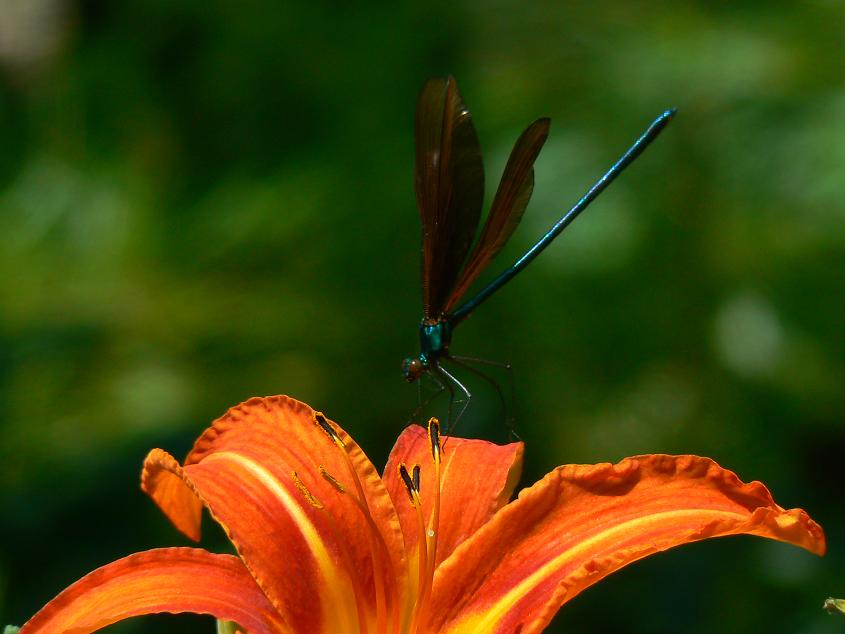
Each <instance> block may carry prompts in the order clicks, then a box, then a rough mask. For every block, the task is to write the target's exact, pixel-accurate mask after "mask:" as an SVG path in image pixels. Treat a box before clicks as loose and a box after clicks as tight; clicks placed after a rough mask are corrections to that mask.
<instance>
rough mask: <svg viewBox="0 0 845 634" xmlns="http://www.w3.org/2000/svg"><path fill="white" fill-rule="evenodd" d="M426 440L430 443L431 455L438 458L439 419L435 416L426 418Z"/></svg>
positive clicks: (435, 459) (437, 459)
mask: <svg viewBox="0 0 845 634" xmlns="http://www.w3.org/2000/svg"><path fill="white" fill-rule="evenodd" d="M428 441H429V443H430V444H431V457H432V458H433V459H434V461H435V462H438V461H439V460H440V421H439V420H437V419H436V418H435V417H433V416H432V417H431V418H429V419H428Z"/></svg>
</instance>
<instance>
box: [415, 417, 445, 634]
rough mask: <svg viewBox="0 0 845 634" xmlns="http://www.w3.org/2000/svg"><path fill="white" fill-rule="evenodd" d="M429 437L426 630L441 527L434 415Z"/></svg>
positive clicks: (423, 608)
mask: <svg viewBox="0 0 845 634" xmlns="http://www.w3.org/2000/svg"><path fill="white" fill-rule="evenodd" d="M428 439H429V443H430V444H431V458H432V462H434V489H433V493H432V511H431V518H430V520H429V525H428V530H426V532H425V541H426V545H427V547H428V553H427V558H426V564H427V565H426V574H425V580H426V587H425V588H423V589H422V591H421V594H420V603H421V605H420V611H419V627H420V628H422V629H423V630H424V628H425V626H426V624H427V622H428V608H429V601H430V599H431V584H432V582H433V580H434V570H435V568H436V566H437V532H438V530H439V527H440V458H441V448H442V446H441V441H440V421H438V420H437V419H436V418H434V417H432V418H430V419H429V421H428Z"/></svg>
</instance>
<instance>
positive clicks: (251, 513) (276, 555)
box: [144, 396, 406, 634]
mask: <svg viewBox="0 0 845 634" xmlns="http://www.w3.org/2000/svg"><path fill="white" fill-rule="evenodd" d="M330 424H331V423H330ZM332 425H333V429H334V430H335V432H336V433H337V434H338V436H339V437H340V438H341V440H342V441H343V443H344V444H345V446H346V450H345V454H346V455H348V456H349V459H350V460H351V464H352V472H354V474H355V477H352V475H351V473H350V468H349V463H347V461H346V458H345V455H344V450H343V449H340V448H339V447H338V446H337V445H336V444H335V443H334V442H333V441H332V440H331V439H330V438H329V437H328V435H327V434H326V433H325V432H324V431H323V430H322V429H321V428H320V427H319V426H318V425H316V424H315V422H314V411H313V410H312V409H311V408H310V407H308V406H307V405H305V404H304V403H301V402H299V401H296V400H294V399H290V398H287V397H281V396H279V397H268V398H264V399H262V398H254V399H250V400H249V401H247V402H245V403H243V404H241V405H239V406H237V407H234V408H232V409H230V410H229V411H228V412H227V413H226V414H225V415H224V416H222V417H221V418H219V419H218V420H217V421H215V422H214V424H213V425H212V427H210V428H209V429H208V430H207V431H206V432H205V433H204V434H203V435H202V436H201V437H200V438H199V440H198V441H197V442H196V444H195V445H194V448H193V450H192V451H191V453H190V454H189V455H188V457H187V459H186V460H185V464H184V466H183V467H181V468H179V467H178V464H175V461H174V460H172V459H169V458H165V457H163V454H164V452H153V453H151V454H150V456H149V458H148V462H147V465H146V466H145V478H144V488H145V490H146V491H148V492H149V493H150V495H151V496H152V497H153V499H154V500H155V501H156V503H157V504H158V505H159V506H160V507H162V509H164V510H165V512H166V513H167V514H168V517H170V519H171V520H172V521H173V522H174V524H176V525H177V527H180V528H182V527H185V530H186V532H187V533H188V534H189V535H190V534H191V533H192V532H193V530H194V524H193V519H192V517H193V516H192V512H193V511H192V509H191V508H190V504H188V505H187V506H188V510H187V511H185V510H183V509H181V508H180V505H181V504H183V503H184V501H185V500H186V499H189V498H190V497H191V496H196V497H197V498H198V499H199V500H201V501H202V503H203V504H204V505H205V506H207V507H208V508H209V511H210V512H211V515H212V517H214V519H215V520H217V521H218V522H219V523H220V524H221V525H222V526H223V528H224V530H225V531H226V533H227V534H228V536H229V538H230V539H231V541H232V543H233V544H234V545H235V547H236V548H237V550H238V553H239V554H240V555H241V558H242V559H243V561H244V563H245V564H246V566H247V567H248V568H249V570H250V571H251V572H252V574H253V577H254V578H255V579H256V581H257V582H258V584H259V586H260V587H261V588H262V589H263V590H264V592H265V594H267V596H268V597H269V598H270V600H271V601H272V603H273V605H274V606H276V609H277V610H278V611H279V613H280V614H282V615H283V617H284V619H285V621H286V622H287V623H288V624H289V625H290V627H291V628H292V629H293V630H294V631H302V632H314V633H315V634H316V633H319V632H343V631H347V630H349V631H357V625H356V624H357V623H358V622H359V619H360V618H362V614H361V613H360V612H359V610H361V609H363V610H364V614H363V618H366V619H368V620H369V619H370V618H372V614H374V613H375V605H376V602H377V598H376V595H377V589H376V581H375V579H376V577H378V579H379V582H385V583H387V584H389V587H388V588H387V589H386V590H385V591H386V592H390V591H392V592H394V593H398V592H400V591H402V592H404V588H405V585H406V583H405V575H404V570H405V560H404V546H403V542H402V535H401V531H400V528H399V521H398V519H397V517H396V513H395V510H394V509H393V503H392V501H391V499H390V496H389V494H388V493H387V490H386V489H385V487H384V485H383V484H382V482H381V478H380V477H379V475H378V473H377V472H376V470H375V468H374V467H373V465H372V464H371V463H370V461H369V459H368V458H367V457H366V455H364V453H363V451H361V449H360V447H358V445H357V444H355V442H354V441H353V440H352V439H351V438H350V437H349V435H348V434H346V433H345V432H343V430H341V429H340V428H339V427H337V426H336V425H334V424H332ZM164 455H166V454H164ZM320 467H323V468H324V469H325V470H326V472H328V473H329V474H330V475H331V476H332V477H334V478H335V479H336V480H338V481H339V482H341V483H342V484H343V486H344V487H345V489H346V493H340V492H339V491H338V490H337V488H336V487H335V486H333V485H332V484H330V482H329V481H327V480H326V479H324V478H323V477H322V476H321V475H320ZM162 470H164V471H167V472H169V473H172V474H173V475H174V476H178V477H179V478H180V479H181V481H182V482H183V487H182V489H181V490H179V488H178V487H175V486H172V484H171V483H172V480H170V479H168V478H166V477H164V476H162V475H161V473H160V472H161V471H162ZM294 474H296V475H294ZM355 478H357V479H358V480H359V481H360V483H361V485H362V489H363V496H364V500H363V501H364V502H365V506H366V508H367V509H368V513H369V514H370V516H371V518H372V522H373V524H374V525H375V527H376V531H373V530H372V529H371V527H370V525H369V524H368V522H367V521H364V518H363V517H362V512H361V509H360V507H359V506H357V505H356V504H355V502H354V499H352V496H353V495H357V494H356V486H355V482H354V480H355ZM297 479H298V481H299V482H297ZM165 485H166V486H165ZM300 486H304V487H305V488H306V489H307V491H308V492H309V493H310V494H311V495H312V496H313V499H315V500H317V501H319V503H320V504H321V505H322V506H323V507H324V509H320V508H317V507H315V506H314V505H312V504H311V503H310V502H309V499H308V498H307V497H306V495H304V494H303V491H302V490H301V489H300V488H299V487H300ZM331 518H333V519H331ZM374 534H378V535H379V536H380V537H379V538H378V539H379V540H383V542H378V543H376V544H375V545H374V543H373V535H374ZM374 550H375V551H377V552H375V555H374ZM374 566H375V569H376V570H378V571H379V572H378V573H376V574H374ZM315 588H320V592H315V591H314V589H315ZM394 605H396V602H395V601H394ZM362 606H363V608H362Z"/></svg>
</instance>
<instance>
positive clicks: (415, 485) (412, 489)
mask: <svg viewBox="0 0 845 634" xmlns="http://www.w3.org/2000/svg"><path fill="white" fill-rule="evenodd" d="M419 472H420V467H419V465H414V476H415V478H413V479H412V478H411V476H410V475H408V467H406V466H405V463H402V464H400V465H399V477H400V478H402V483H403V484H404V485H405V490H406V491H407V492H408V497H409V498H410V499H411V505H412V506H413V507H414V508H417V507H419V505H420V495H419V494H420V487H419Z"/></svg>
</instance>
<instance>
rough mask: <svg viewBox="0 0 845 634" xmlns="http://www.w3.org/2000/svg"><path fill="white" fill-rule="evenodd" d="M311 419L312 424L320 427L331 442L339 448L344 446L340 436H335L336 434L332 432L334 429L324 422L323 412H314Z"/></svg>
mask: <svg viewBox="0 0 845 634" xmlns="http://www.w3.org/2000/svg"><path fill="white" fill-rule="evenodd" d="M311 418H312V419H313V421H314V423H315V424H316V425H318V426H319V427H320V429H322V430H323V431H324V432H326V435H327V436H328V437H329V438H331V439H332V442H334V443H335V444H337V445H338V446H340V447H345V446H346V445H345V444H344V442H343V441H342V440H341V439H340V436H338V435H337V432H336V431H335V430H334V427H332V426H331V425H329V421H328V420H326V416H325V415H324V414H323V412H314V413H313V414H312V415H311Z"/></svg>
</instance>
